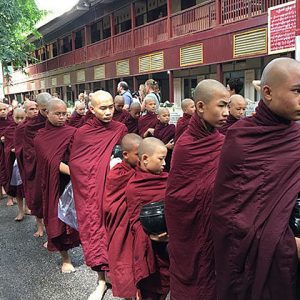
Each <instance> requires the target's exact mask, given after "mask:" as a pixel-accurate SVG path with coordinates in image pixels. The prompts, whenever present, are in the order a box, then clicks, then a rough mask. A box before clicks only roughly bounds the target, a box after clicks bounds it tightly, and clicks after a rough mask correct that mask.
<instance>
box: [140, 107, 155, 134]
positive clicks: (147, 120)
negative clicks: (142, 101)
mask: <svg viewBox="0 0 300 300" xmlns="http://www.w3.org/2000/svg"><path fill="white" fill-rule="evenodd" d="M157 123H158V119H157V114H156V113H151V112H147V113H146V114H145V115H144V116H141V117H140V118H139V121H138V130H139V135H140V136H141V137H144V134H145V132H146V131H147V130H148V129H149V128H155V126H156V124H157Z"/></svg>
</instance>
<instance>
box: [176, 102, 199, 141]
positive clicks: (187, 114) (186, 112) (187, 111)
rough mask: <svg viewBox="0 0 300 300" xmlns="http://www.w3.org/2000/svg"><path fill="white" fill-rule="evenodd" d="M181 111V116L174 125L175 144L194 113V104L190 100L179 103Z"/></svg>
mask: <svg viewBox="0 0 300 300" xmlns="http://www.w3.org/2000/svg"><path fill="white" fill-rule="evenodd" d="M181 109H182V111H183V115H182V117H180V118H179V119H178V121H177V124H176V130H175V139H174V142H175V143H176V141H177V140H178V139H179V137H180V136H181V135H182V134H183V133H184V131H185V130H186V129H187V127H188V125H189V122H190V119H191V117H192V115H193V114H194V112H195V102H194V101H193V100H192V99H184V100H182V102H181Z"/></svg>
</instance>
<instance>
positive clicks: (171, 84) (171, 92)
mask: <svg viewBox="0 0 300 300" xmlns="http://www.w3.org/2000/svg"><path fill="white" fill-rule="evenodd" d="M168 75H169V101H170V102H171V103H174V80H173V71H168Z"/></svg>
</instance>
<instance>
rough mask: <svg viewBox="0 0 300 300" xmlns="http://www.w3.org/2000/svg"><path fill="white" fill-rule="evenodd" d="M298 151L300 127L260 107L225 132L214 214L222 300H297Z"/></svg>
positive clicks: (218, 282) (299, 162) (218, 284)
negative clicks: (295, 209) (292, 226)
mask: <svg viewBox="0 0 300 300" xmlns="http://www.w3.org/2000/svg"><path fill="white" fill-rule="evenodd" d="M299 144H300V127H299V124H296V123H295V122H292V121H287V120H285V119H283V118H281V117H279V116H277V115H276V114H274V113H273V112H271V111H270V110H269V108H268V107H267V106H266V105H265V104H264V102H263V101H262V100H261V101H260V103H259V105H258V107H257V109H256V115H255V116H254V117H249V118H245V119H242V120H240V121H239V122H238V123H237V124H236V125H235V126H233V127H231V128H230V129H229V130H228V132H227V135H226V139H225V143H224V147H223V149H222V153H221V158H220V166H219V170H218V174H217V178H216V185H215V193H214V201H213V207H212V230H213V238H214V246H215V258H216V271H217V288H218V299H220V300H237V299H243V300H250V299H251V300H258V299H272V300H282V299H285V300H296V299H300V295H297V296H296V280H297V264H298V259H297V251H296V243H295V238H294V234H293V232H292V231H291V229H290V227H289V219H290V216H291V213H292V209H293V207H294V205H295V203H296V198H297V195H298V193H299V191H300V181H299V178H300V160H299V157H300V148H299ZM232 145H234V146H232ZM298 279H299V278H298Z"/></svg>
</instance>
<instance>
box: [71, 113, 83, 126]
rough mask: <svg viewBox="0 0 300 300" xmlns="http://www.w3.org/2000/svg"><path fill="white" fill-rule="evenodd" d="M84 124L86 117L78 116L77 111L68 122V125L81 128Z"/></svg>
mask: <svg viewBox="0 0 300 300" xmlns="http://www.w3.org/2000/svg"><path fill="white" fill-rule="evenodd" d="M83 124H84V115H80V114H78V113H77V112H76V111H74V113H73V114H72V116H71V118H70V119H69V121H68V125H70V126H72V127H76V128H79V127H81V126H82V125H83Z"/></svg>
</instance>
